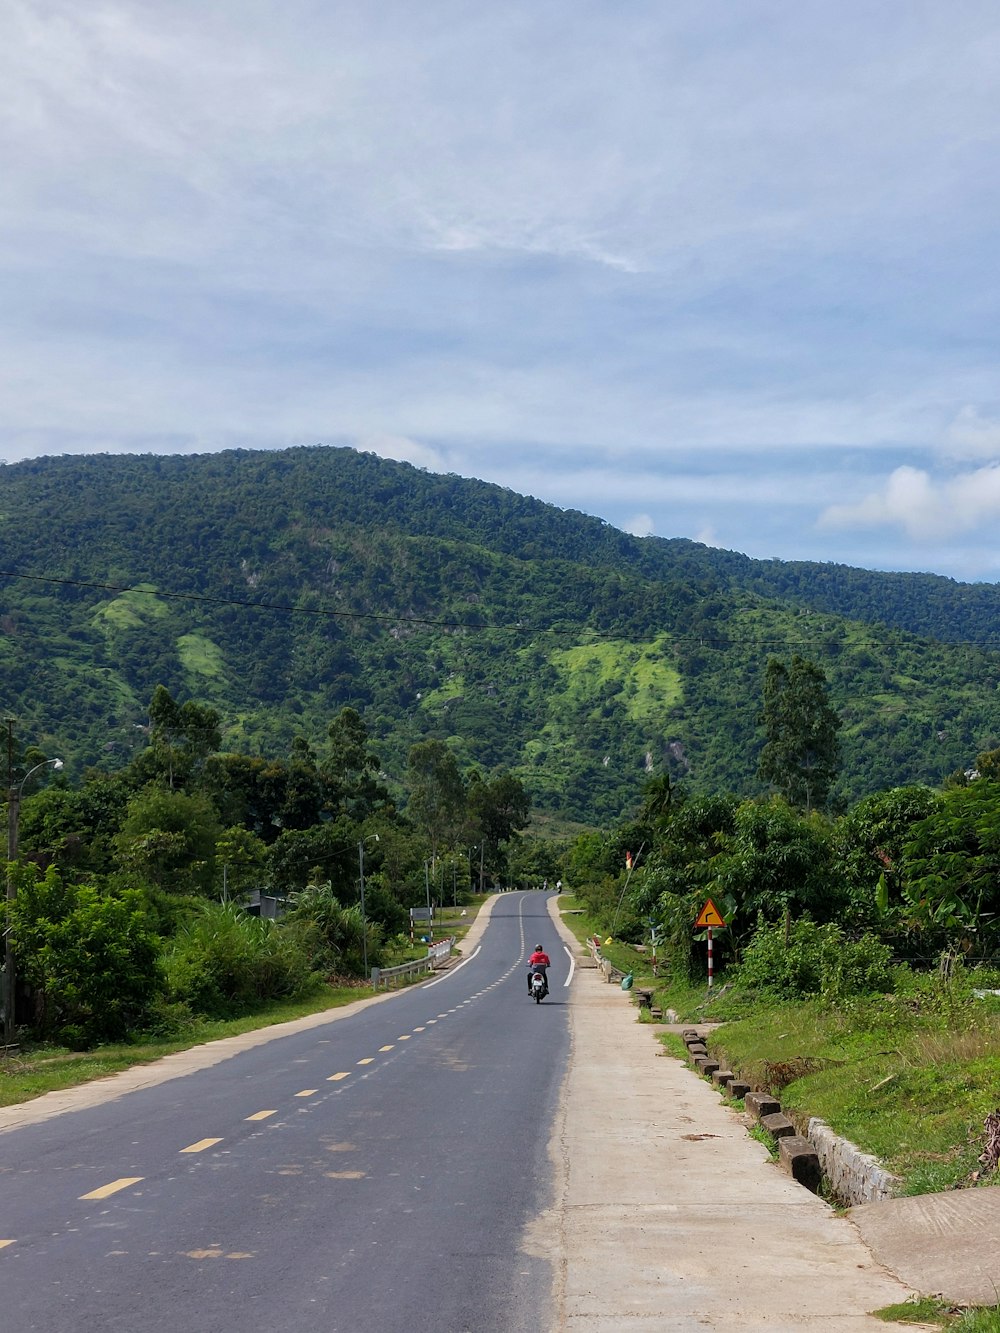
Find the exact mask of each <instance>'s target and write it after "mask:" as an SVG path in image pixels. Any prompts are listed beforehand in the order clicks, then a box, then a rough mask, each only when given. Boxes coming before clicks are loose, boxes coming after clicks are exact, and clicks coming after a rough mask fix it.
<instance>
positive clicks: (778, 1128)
mask: <svg viewBox="0 0 1000 1333" xmlns="http://www.w3.org/2000/svg"><path fill="white" fill-rule="evenodd" d="M759 1123H760V1127H761V1129H766V1130H767V1132H768V1133H769V1134H770V1135H771V1136H772V1137H773V1138H776V1139H787V1138H789V1137H790V1136H791V1135H792V1134H794V1133H795V1126H794V1125H793V1124H792V1122H791V1121H790V1120H789V1118H788V1116H787V1115H782V1114H781V1112H780V1111H774V1112H772V1114H771V1115H762V1116H761V1118H760V1122H759Z"/></svg>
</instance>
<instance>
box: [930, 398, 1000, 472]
mask: <svg viewBox="0 0 1000 1333" xmlns="http://www.w3.org/2000/svg"><path fill="white" fill-rule="evenodd" d="M944 442H945V448H946V451H947V453H948V454H949V455H950V456H951V457H952V458H993V459H1000V420H997V419H995V418H990V417H981V416H980V415H979V412H978V411H977V410H976V408H974V407H970V406H968V405H966V406H965V407H963V408H962V410H961V411H960V412H959V413H958V415H957V416H956V417H955V419H954V421H953V422H952V423H951V425H950V426H949V427H948V429H947V431H946V432H945V440H944Z"/></svg>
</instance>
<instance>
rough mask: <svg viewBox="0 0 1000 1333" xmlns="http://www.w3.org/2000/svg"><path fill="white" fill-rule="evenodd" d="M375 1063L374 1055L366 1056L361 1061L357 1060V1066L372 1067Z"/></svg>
mask: <svg viewBox="0 0 1000 1333" xmlns="http://www.w3.org/2000/svg"><path fill="white" fill-rule="evenodd" d="M374 1063H375V1057H374V1055H366V1056H365V1058H364V1059H363V1060H359V1061H358V1064H359V1065H373V1064H374Z"/></svg>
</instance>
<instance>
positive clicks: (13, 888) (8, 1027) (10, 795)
mask: <svg viewBox="0 0 1000 1333" xmlns="http://www.w3.org/2000/svg"><path fill="white" fill-rule="evenodd" d="M49 764H51V765H52V767H53V768H54V769H55V770H56V771H57V772H58V771H59V769H60V768H62V766H63V761H62V760H61V759H43V760H42V762H41V763H40V764H36V765H35V766H34V768H29V769H28V771H27V773H25V775H24V777H23V778H22V779H21V781H20V782H19V783H18V784H17V785H16V786H14V785H13V784H11V786H10V787H8V789H7V911H6V920H5V922H4V933H3V1039H4V1044H5V1045H7V1046H9V1045H10V1044H11V1042H12V1041H13V1040H14V951H13V949H12V948H11V943H10V904H11V903H12V902H13V901H14V899H15V898H16V897H17V882H16V880H15V879H14V862H15V861H16V860H17V825H18V821H19V820H20V817H21V793H22V792H23V791H24V784H25V783H26V782H27V781H28V779H29V778H30V777H31V775H32V774H33V773H37V772H38V770H39V769H40V768H46V767H48V765H49Z"/></svg>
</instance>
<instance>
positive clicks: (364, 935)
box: [358, 833, 379, 981]
mask: <svg viewBox="0 0 1000 1333" xmlns="http://www.w3.org/2000/svg"><path fill="white" fill-rule="evenodd" d="M378 840H379V837H378V834H377V833H371V834H369V836H368V837H367V838H362V839H361V841H360V842H359V843H358V868H359V870H360V871H361V954H362V957H363V959H364V972H365V980H366V981H367V980H368V917H367V916H366V915H365V843H366V842H378Z"/></svg>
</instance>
